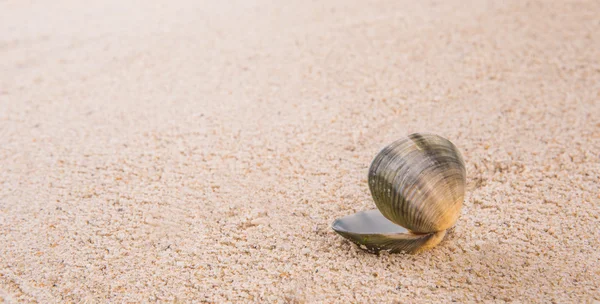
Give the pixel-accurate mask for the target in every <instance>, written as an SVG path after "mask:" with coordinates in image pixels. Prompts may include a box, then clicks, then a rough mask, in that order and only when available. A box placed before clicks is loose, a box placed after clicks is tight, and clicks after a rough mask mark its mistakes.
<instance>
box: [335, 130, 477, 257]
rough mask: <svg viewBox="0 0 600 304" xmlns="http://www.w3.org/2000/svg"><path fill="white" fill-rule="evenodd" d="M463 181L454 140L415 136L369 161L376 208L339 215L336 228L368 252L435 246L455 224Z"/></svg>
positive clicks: (462, 167) (463, 193) (464, 181)
mask: <svg viewBox="0 0 600 304" xmlns="http://www.w3.org/2000/svg"><path fill="white" fill-rule="evenodd" d="M465 184H466V170H465V164H464V161H463V158H462V156H461V155H460V152H459V151H458V149H457V148H456V147H455V146H454V144H452V143H451V142H450V141H449V140H447V139H445V138H443V137H440V136H438V135H434V134H421V133H415V134H411V135H409V136H407V137H406V138H403V139H400V140H398V141H396V142H393V143H392V144H390V145H389V146H387V147H386V148H384V149H383V150H381V152H379V154H378V155H377V156H376V157H375V159H374V160H373V162H372V163H371V167H370V168H369V189H370V190H371V194H372V196H373V200H374V201H375V205H376V206H377V209H378V210H370V211H363V212H359V213H357V214H354V215H350V216H346V217H343V218H340V219H337V220H336V221H335V222H334V223H333V226H332V228H333V230H335V231H336V232H337V233H339V234H340V235H342V236H343V237H345V238H347V239H349V240H351V241H353V242H355V243H357V244H359V245H361V248H363V249H366V250H368V251H374V252H376V251H379V250H388V251H390V252H400V251H406V252H412V253H414V252H418V251H421V250H424V249H427V248H431V247H433V246H435V245H437V244H438V243H439V242H440V241H441V240H442V239H443V238H444V235H445V234H446V229H448V228H450V227H452V226H453V225H454V224H455V223H456V220H457V219H458V217H459V215H460V209H461V207H462V204H463V200H464V195H465Z"/></svg>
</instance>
